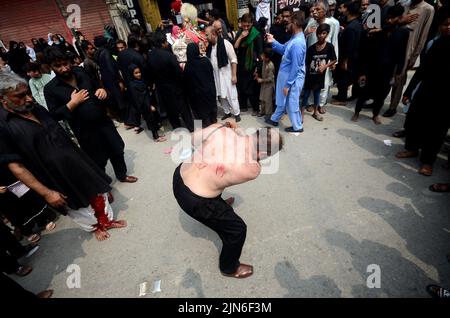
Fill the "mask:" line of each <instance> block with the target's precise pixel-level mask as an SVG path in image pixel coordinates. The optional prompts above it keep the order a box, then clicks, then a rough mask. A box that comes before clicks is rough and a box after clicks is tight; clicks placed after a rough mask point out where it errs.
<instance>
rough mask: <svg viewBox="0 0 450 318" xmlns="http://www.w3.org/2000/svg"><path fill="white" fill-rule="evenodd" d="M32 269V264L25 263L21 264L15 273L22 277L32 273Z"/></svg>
mask: <svg viewBox="0 0 450 318" xmlns="http://www.w3.org/2000/svg"><path fill="white" fill-rule="evenodd" d="M32 270H33V268H32V267H31V266H28V265H23V266H20V267H19V269H18V270H17V271H16V272H15V273H14V274H16V275H17V276H20V277H24V276H27V275H28V274H29V273H31V271H32Z"/></svg>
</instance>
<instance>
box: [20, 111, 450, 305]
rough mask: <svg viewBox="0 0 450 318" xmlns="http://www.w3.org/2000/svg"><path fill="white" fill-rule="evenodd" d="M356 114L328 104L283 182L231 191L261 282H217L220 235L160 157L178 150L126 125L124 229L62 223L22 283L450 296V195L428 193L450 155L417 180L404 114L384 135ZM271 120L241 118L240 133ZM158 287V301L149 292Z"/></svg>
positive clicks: (198, 292) (61, 291) (121, 191)
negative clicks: (176, 186) (200, 219)
mask: <svg viewBox="0 0 450 318" xmlns="http://www.w3.org/2000/svg"><path fill="white" fill-rule="evenodd" d="M352 108H353V103H352V104H350V105H349V106H347V107H339V106H328V107H327V110H328V112H327V114H326V115H325V120H324V121H323V122H317V121H315V120H314V119H313V118H312V117H311V116H310V114H308V115H307V116H306V118H305V124H304V126H305V132H304V133H303V134H301V135H300V136H293V135H285V150H283V151H282V152H281V155H280V162H279V170H278V172H277V173H275V174H272V175H261V176H260V177H258V178H257V179H256V180H254V181H252V182H249V183H247V184H243V185H239V186H235V187H232V188H230V189H228V190H227V191H226V192H225V193H224V196H225V197H227V196H228V195H233V196H235V197H236V203H235V210H236V211H237V213H238V214H239V215H240V216H241V217H242V218H243V219H244V220H245V222H246V223H247V226H248V232H247V240H246V243H245V246H244V249H243V252H242V257H241V261H242V262H244V263H250V264H253V265H254V267H255V273H254V275H253V276H252V277H250V278H248V279H245V280H237V279H233V278H226V277H223V276H221V275H220V273H219V270H218V256H219V250H220V248H221V242H220V240H219V238H218V236H217V235H216V234H215V233H214V232H212V231H211V230H209V229H207V228H206V227H204V226H203V225H201V224H199V223H197V222H196V221H194V220H193V219H191V218H190V217H188V216H187V215H186V214H184V212H182V211H181V209H180V208H179V206H178V205H177V202H176V201H175V199H174V197H173V195H172V188H171V182H172V174H173V171H174V169H175V167H176V164H175V163H174V162H172V160H171V157H170V155H168V154H165V153H164V152H165V150H166V149H167V148H169V147H170V146H173V145H174V144H175V143H176V141H168V142H166V143H162V144H157V143H154V142H153V141H152V138H151V134H150V133H148V132H145V133H142V134H140V135H135V134H134V133H133V131H125V130H124V128H123V127H119V128H118V129H119V132H120V134H121V135H122V137H123V139H124V141H125V143H126V161H127V164H128V167H129V172H130V173H132V174H133V175H136V176H138V177H139V178H140V179H139V182H138V183H136V184H120V183H115V184H114V191H113V194H114V196H115V199H116V200H115V203H113V208H114V210H115V213H116V215H117V216H118V217H119V218H124V219H126V220H127V221H128V224H129V225H128V227H127V228H126V229H120V230H111V232H110V233H111V238H110V239H109V240H107V241H105V242H98V241H96V240H95V238H94V237H93V235H92V234H90V233H86V232H83V231H82V230H81V229H79V228H78V227H77V226H76V225H75V224H74V223H73V222H72V221H71V220H70V219H69V218H65V217H61V218H60V219H59V221H58V226H57V228H56V229H55V230H54V231H53V232H51V233H48V234H45V235H43V238H42V240H41V242H40V246H41V247H40V249H39V251H38V252H37V253H36V254H35V255H33V256H32V257H31V258H30V259H28V260H26V262H28V263H29V264H31V265H32V266H33V267H34V270H33V272H32V273H31V274H30V275H29V276H27V277H24V278H17V281H18V282H20V284H22V285H23V286H24V287H25V288H27V289H29V290H31V291H34V292H38V291H41V290H43V289H47V288H53V289H54V290H55V294H54V297H138V295H139V285H140V284H141V283H143V282H148V291H149V293H148V294H147V295H146V296H144V297H149V298H159V297H427V293H426V291H425V286H426V285H427V284H430V283H438V284H442V285H444V286H447V287H450V264H449V263H448V261H447V259H446V255H447V254H450V213H449V212H450V209H449V203H450V196H449V195H448V194H436V193H432V192H430V191H429V190H428V186H429V185H430V184H431V183H433V182H448V181H449V179H450V178H449V176H450V174H449V171H448V170H444V169H443V168H442V167H441V166H442V164H443V163H444V162H445V160H444V159H445V158H444V157H440V159H439V160H438V162H437V163H436V165H435V173H434V175H433V176H432V177H424V176H421V175H419V174H418V173H417V168H418V165H419V164H418V161H417V159H406V160H402V161H399V160H397V159H395V157H394V155H395V153H396V152H397V151H399V150H401V149H402V148H403V142H402V140H400V139H396V138H393V137H391V134H392V132H394V131H396V130H398V129H399V128H401V127H402V125H403V120H404V115H403V114H398V115H396V116H395V117H393V118H392V119H386V118H383V119H382V120H383V125H381V126H375V125H374V124H373V123H372V121H371V120H370V119H369V117H368V116H369V115H370V113H369V112H368V111H363V113H362V114H361V117H360V120H359V122H358V123H353V122H351V121H350V117H351V114H352ZM284 123H285V124H287V119H285V120H284ZM262 125H263V123H262V120H261V119H259V118H256V117H252V116H251V115H250V113H246V114H243V116H242V122H241V126H242V127H260V126H262ZM387 139H389V140H392V146H386V145H385V144H384V142H383V140H387ZM108 173H109V174H110V175H113V174H112V169H111V167H110V166H108ZM71 264H76V265H78V266H79V268H80V269H81V276H80V278H81V279H80V283H81V286H80V288H68V285H67V281H68V279H69V281H73V280H72V278H73V276H70V275H71V272H67V269H68V267H69V266H70V265H71ZM371 264H375V268H378V269H379V270H380V276H379V277H380V279H379V281H378V282H379V283H380V288H369V287H368V286H367V280H368V278H369V281H370V282H377V280H376V279H375V278H373V276H371V277H369V275H371V274H373V273H376V272H377V271H375V272H374V271H373V270H371V271H370V272H368V271H367V270H368V266H369V265H371ZM377 266H378V267H377ZM69 269H70V268H69ZM369 269H371V267H369ZM158 280H160V281H161V292H157V293H152V289H153V284H154V282H155V281H158ZM69 285H70V284H69Z"/></svg>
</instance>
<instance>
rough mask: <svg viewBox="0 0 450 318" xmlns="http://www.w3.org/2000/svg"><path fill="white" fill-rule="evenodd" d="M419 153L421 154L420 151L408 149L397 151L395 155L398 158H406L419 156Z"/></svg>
mask: <svg viewBox="0 0 450 318" xmlns="http://www.w3.org/2000/svg"><path fill="white" fill-rule="evenodd" d="M418 155H419V153H418V152H417V151H408V150H406V151H400V152H397V154H396V155H395V157H396V158H398V159H405V158H414V157H417V156H418Z"/></svg>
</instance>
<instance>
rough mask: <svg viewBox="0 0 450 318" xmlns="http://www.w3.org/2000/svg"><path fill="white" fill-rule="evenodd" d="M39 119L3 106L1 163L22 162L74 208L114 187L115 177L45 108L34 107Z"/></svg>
mask: <svg viewBox="0 0 450 318" xmlns="http://www.w3.org/2000/svg"><path fill="white" fill-rule="evenodd" d="M32 113H33V114H34V116H35V117H36V118H37V119H38V120H39V123H37V122H35V121H32V120H30V119H26V118H24V117H21V116H19V115H17V114H15V113H11V112H8V111H6V110H5V109H3V108H1V107H0V164H2V165H5V164H8V163H12V162H21V163H23V165H24V166H25V167H26V168H27V169H28V170H29V171H30V172H31V173H32V174H33V175H34V176H35V177H36V178H37V179H38V180H39V181H40V182H41V183H42V184H44V185H45V186H47V187H48V188H50V189H53V190H56V191H58V192H61V193H63V194H64V195H66V196H67V202H68V204H69V207H70V208H72V209H79V208H82V207H87V206H89V201H90V200H91V199H92V198H93V197H94V196H95V195H97V194H100V193H106V192H108V191H110V190H111V187H110V186H109V184H110V182H111V179H110V178H109V177H108V176H107V175H106V174H105V173H104V172H103V171H101V170H100V169H99V168H98V167H97V165H96V164H95V163H94V162H93V161H92V160H91V159H90V158H89V157H88V156H87V155H86V154H85V153H84V152H83V151H82V150H81V149H80V148H78V147H77V146H76V145H75V144H74V143H73V142H72V141H71V139H70V138H69V136H68V135H67V133H66V132H65V131H64V129H63V128H62V127H61V126H60V125H59V124H58V123H57V122H56V121H54V120H53V119H52V118H51V117H50V114H49V113H48V112H47V110H45V108H43V107H41V106H39V105H36V106H35V108H34V109H33V110H32Z"/></svg>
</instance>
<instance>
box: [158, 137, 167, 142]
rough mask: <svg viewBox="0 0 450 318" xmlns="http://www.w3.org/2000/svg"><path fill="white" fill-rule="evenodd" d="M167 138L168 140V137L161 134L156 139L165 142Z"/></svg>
mask: <svg viewBox="0 0 450 318" xmlns="http://www.w3.org/2000/svg"><path fill="white" fill-rule="evenodd" d="M166 140H167V138H166V137H164V136H159V137H158V139H155V142H164V141H166Z"/></svg>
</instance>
